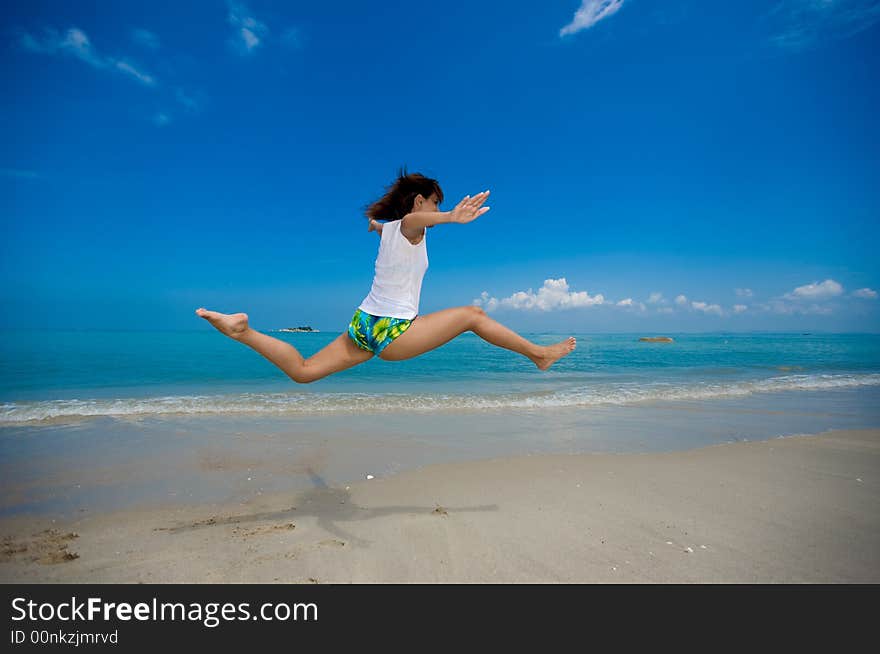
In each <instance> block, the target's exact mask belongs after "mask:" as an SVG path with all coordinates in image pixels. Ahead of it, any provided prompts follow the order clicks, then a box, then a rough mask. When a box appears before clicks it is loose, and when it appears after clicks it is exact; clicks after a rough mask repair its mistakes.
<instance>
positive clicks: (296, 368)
mask: <svg viewBox="0 0 880 654" xmlns="http://www.w3.org/2000/svg"><path fill="white" fill-rule="evenodd" d="M196 314H197V315H199V316H201V317H202V318H204V319H205V320H207V321H208V322H210V323H211V324H212V325H214V327H216V328H217V329H218V330H219V331H220V332H222V333H224V334H226V335H227V336H229V337H230V338H232V339H234V340H236V341H238V342H240V343H244V344H245V345H247V346H248V347H250V348H253V349H254V350H256V351H257V352H259V353H260V354H262V355H263V356H264V357H266V358H267V359H269V361H271V362H272V363H274V364H275V365H276V366H278V367H279V368H281V370H283V371H284V373H285V374H286V375H287V376H288V377H290V378H291V379H292V380H293V381H295V382H298V383H300V384H308V383H309V382H313V381H317V380H318V379H321V378H322V377H326V376H327V375H332V374H333V373H334V372H339V371H340V370H345V369H346V368H351V367H352V366H356V365H357V364H359V363H363V362H364V361H366V360H368V359H370V358H372V356H373V353H372V352H367V351H366V350H362V349H361V348H359V347H358V346H357V345H355V344H354V341H352V340H351V338H349V336H348V334H340V335H339V336H338V337H337V338H336V340H334V341H333V342H332V343H330V344H329V345H327V346H326V347H325V348H324V349H322V350H321V351H319V352H317V353H315V354H314V355H312V356H310V357H309V358H308V359H306V358H304V357H303V356H302V355H301V354H300V353H299V352H298V351H297V349H296V348H295V347H293V346H292V345H291V344H290V343H286V342H284V341H282V340H280V339H277V338H272V337H271V336H268V335H267V334H263V333H261V332H258V331H256V330H255V329H251V328H250V327H249V326H248V322H247V321H248V317H247V314H246V313H232V314H227V313H219V312H217V311H207V310H205V309H196Z"/></svg>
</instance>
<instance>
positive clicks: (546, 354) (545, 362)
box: [529, 336, 577, 370]
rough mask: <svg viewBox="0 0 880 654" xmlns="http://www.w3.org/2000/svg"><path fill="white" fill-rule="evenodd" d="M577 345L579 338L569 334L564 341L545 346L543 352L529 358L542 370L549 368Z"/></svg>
mask: <svg viewBox="0 0 880 654" xmlns="http://www.w3.org/2000/svg"><path fill="white" fill-rule="evenodd" d="M575 347H577V339H576V338H575V337H574V336H569V337H568V338H566V339H565V340H564V341H560V342H558V343H554V344H553V345H547V346H546V347H544V349H543V353H542V354H541V355H540V356H537V357H529V358H530V359H532V361H534V362H535V365H536V366H538V368H539V369H540V370H547V368H549V367H550V366H552V365H553V364H554V363H556V362H557V361H559V360H560V359H561V358H562V357H564V356H565V355H566V354H569V353H570V352H571V351H572V350H574V348H575Z"/></svg>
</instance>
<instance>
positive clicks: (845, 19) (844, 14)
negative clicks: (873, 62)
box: [765, 0, 880, 51]
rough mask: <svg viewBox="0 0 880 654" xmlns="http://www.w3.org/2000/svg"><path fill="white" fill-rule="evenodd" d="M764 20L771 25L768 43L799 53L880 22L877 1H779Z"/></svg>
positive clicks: (879, 9)
mask: <svg viewBox="0 0 880 654" xmlns="http://www.w3.org/2000/svg"><path fill="white" fill-rule="evenodd" d="M765 18H766V20H767V21H768V22H769V23H770V25H771V28H770V29H771V31H772V35H771V36H770V42H771V43H772V44H774V45H776V46H778V47H779V48H782V49H784V50H789V51H801V50H806V49H809V48H811V47H813V46H815V45H816V44H817V43H819V42H821V41H824V40H829V39H841V38H846V37H849V36H853V35H854V34H857V33H859V32H861V31H863V30H866V29H868V28H869V27H871V26H872V25H874V24H875V23H876V22H877V21H880V1H878V0H781V1H780V2H778V3H777V4H776V5H774V7H773V8H772V9H771V10H770V12H769V13H768V14H767V15H766V17H765Z"/></svg>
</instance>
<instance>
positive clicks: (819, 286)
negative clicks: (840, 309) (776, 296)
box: [783, 279, 843, 300]
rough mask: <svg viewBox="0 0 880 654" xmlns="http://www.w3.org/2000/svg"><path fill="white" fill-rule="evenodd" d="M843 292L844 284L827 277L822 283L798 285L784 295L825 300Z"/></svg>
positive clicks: (789, 298) (792, 297) (789, 297)
mask: <svg viewBox="0 0 880 654" xmlns="http://www.w3.org/2000/svg"><path fill="white" fill-rule="evenodd" d="M841 293H843V286H841V285H840V284H838V283H837V282H836V281H834V280H833V279H826V280H825V281H824V282H822V283H818V282H813V283H812V284H805V285H804V286H798V287H797V288H796V289H794V290H793V291H792V292H791V293H786V294H785V295H783V297H784V298H785V299H787V300H825V299H828V298H832V297H836V296H838V295H840V294H841Z"/></svg>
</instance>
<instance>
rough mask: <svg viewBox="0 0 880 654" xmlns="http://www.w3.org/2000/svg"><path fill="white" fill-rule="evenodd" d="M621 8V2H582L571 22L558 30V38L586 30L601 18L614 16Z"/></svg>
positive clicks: (601, 0) (620, 0)
mask: <svg viewBox="0 0 880 654" xmlns="http://www.w3.org/2000/svg"><path fill="white" fill-rule="evenodd" d="M622 6H623V0H582V2H581V6H580V8H579V9H578V10H577V11H576V12H575V14H574V18H572V20H571V22H570V23H569V24H568V25H566V26H565V27H563V28H562V29H561V30H559V36H565V35H566V34H575V33H577V32H580V31H581V30H585V29H588V28H590V27H592V26H593V25H595V24H596V23H598V22H599V21H600V20H602V19H603V18H608V17H609V16H611V15H612V14H615V13H616V12H617V11H618V10H619V9H620V8H621V7H622Z"/></svg>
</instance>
